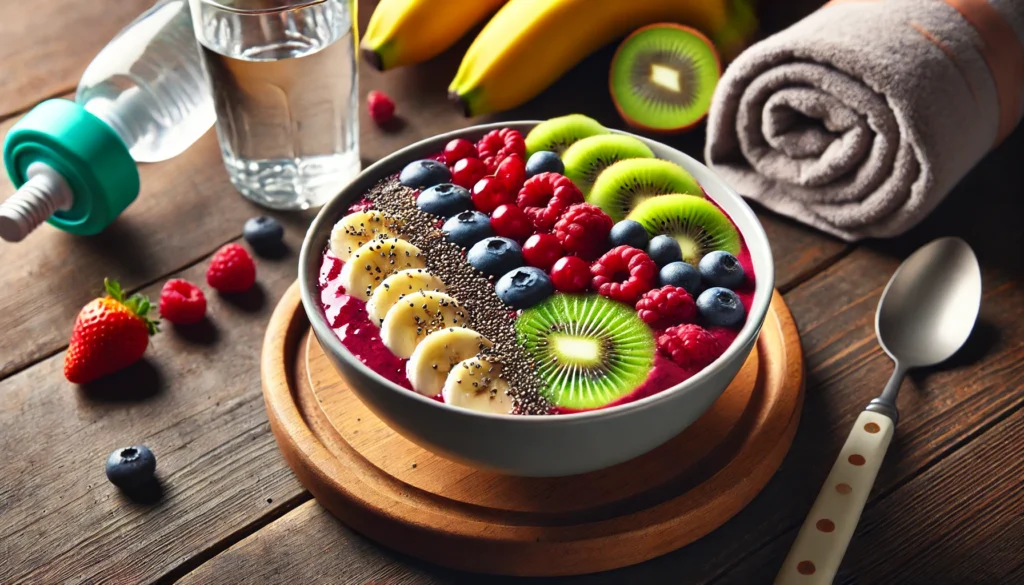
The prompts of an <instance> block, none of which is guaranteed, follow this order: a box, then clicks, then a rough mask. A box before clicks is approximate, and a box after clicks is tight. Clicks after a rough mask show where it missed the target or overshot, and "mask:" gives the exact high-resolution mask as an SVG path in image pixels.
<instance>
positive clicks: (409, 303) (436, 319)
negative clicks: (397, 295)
mask: <svg viewBox="0 0 1024 585" xmlns="http://www.w3.org/2000/svg"><path fill="white" fill-rule="evenodd" d="M468 321H469V314H468V313H467V312H466V310H465V309H463V308H462V306H461V305H459V301H457V300H455V299H454V298H452V297H450V296H449V295H447V294H445V293H443V292H437V291H427V290H424V291H420V292H415V293H412V294H411V295H406V296H405V297H404V298H402V300H400V301H398V302H397V303H395V304H394V306H392V307H391V308H390V309H388V312H387V313H385V314H384V321H383V322H382V323H381V325H380V340H381V341H383V342H384V345H386V346H387V348H388V349H390V350H391V353H393V354H395V355H397V356H398V357H400V358H407V357H409V356H411V355H412V352H413V351H415V350H416V346H417V345H419V343H420V342H421V341H423V339H424V338H426V337H427V335H430V334H431V333H433V332H434V331H437V330H438V329H444V328H445V327H464V326H466V325H468Z"/></svg>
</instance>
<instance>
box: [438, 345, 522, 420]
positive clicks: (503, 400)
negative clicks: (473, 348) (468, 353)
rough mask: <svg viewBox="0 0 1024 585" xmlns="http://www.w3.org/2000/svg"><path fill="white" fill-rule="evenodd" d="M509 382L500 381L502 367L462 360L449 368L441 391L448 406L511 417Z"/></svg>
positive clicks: (489, 363)
mask: <svg viewBox="0 0 1024 585" xmlns="http://www.w3.org/2000/svg"><path fill="white" fill-rule="evenodd" d="M508 388H509V386H508V382H507V381H506V380H505V379H504V378H502V377H501V364H496V363H493V362H491V361H488V360H486V359H483V358H480V357H471V358H469V359H468V360H463V361H461V362H459V363H458V364H456V365H455V367H454V368H452V371H451V372H450V373H449V374H448V378H447V379H446V380H445V382H444V388H442V389H441V396H443V397H444V401H445V403H447V404H451V405H453V406H461V407H462V408H468V409H469V410H475V411H477V412H491V413H494V414H511V413H512V399H511V398H510V397H509V395H508Z"/></svg>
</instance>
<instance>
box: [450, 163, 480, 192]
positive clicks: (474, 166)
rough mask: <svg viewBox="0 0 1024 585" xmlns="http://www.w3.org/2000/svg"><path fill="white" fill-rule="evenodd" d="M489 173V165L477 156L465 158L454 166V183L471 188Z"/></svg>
mask: <svg viewBox="0 0 1024 585" xmlns="http://www.w3.org/2000/svg"><path fill="white" fill-rule="evenodd" d="M486 174H487V167H485V166H484V163H482V162H480V159H477V158H463V159H460V160H458V161H456V162H455V164H454V165H453V166H452V183H455V184H456V185H458V186H459V187H465V188H466V189H469V188H471V187H472V186H473V185H475V184H476V182H477V181H479V180H480V179H482V178H484V175H486Z"/></svg>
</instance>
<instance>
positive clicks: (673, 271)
mask: <svg viewBox="0 0 1024 585" xmlns="http://www.w3.org/2000/svg"><path fill="white" fill-rule="evenodd" d="M658 284H660V285H661V286H665V285H667V284H671V285H672V286H679V287H682V288H684V289H686V292H688V293H690V296H692V297H696V296H697V293H698V292H699V291H700V272H697V269H696V268H694V267H693V266H692V265H690V264H689V263H688V262H682V261H680V262H669V263H668V264H666V265H664V266H662V267H661V271H660V272H658Z"/></svg>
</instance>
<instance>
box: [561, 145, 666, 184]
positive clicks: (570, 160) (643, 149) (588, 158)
mask: <svg viewBox="0 0 1024 585" xmlns="http://www.w3.org/2000/svg"><path fill="white" fill-rule="evenodd" d="M627 158H654V153H653V152H651V149H650V148H647V145H646V144H644V143H643V142H640V141H639V140H637V139H636V138H633V137H632V136H626V135H624V134H601V135H599V136H591V137H589V138H584V139H582V140H580V141H578V142H576V143H575V144H573V145H572V146H570V147H569V148H568V149H566V151H565V153H563V154H562V163H563V164H564V165H565V176H566V177H569V178H570V179H572V182H573V183H576V186H577V187H579V188H580V191H583V194H584V195H586V194H587V193H589V192H590V187H591V186H592V185H593V184H594V181H595V180H597V176H598V175H600V174H601V171H603V170H605V169H606V168H608V167H610V166H611V165H612V163H615V162H618V161H620V160H625V159H627Z"/></svg>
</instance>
